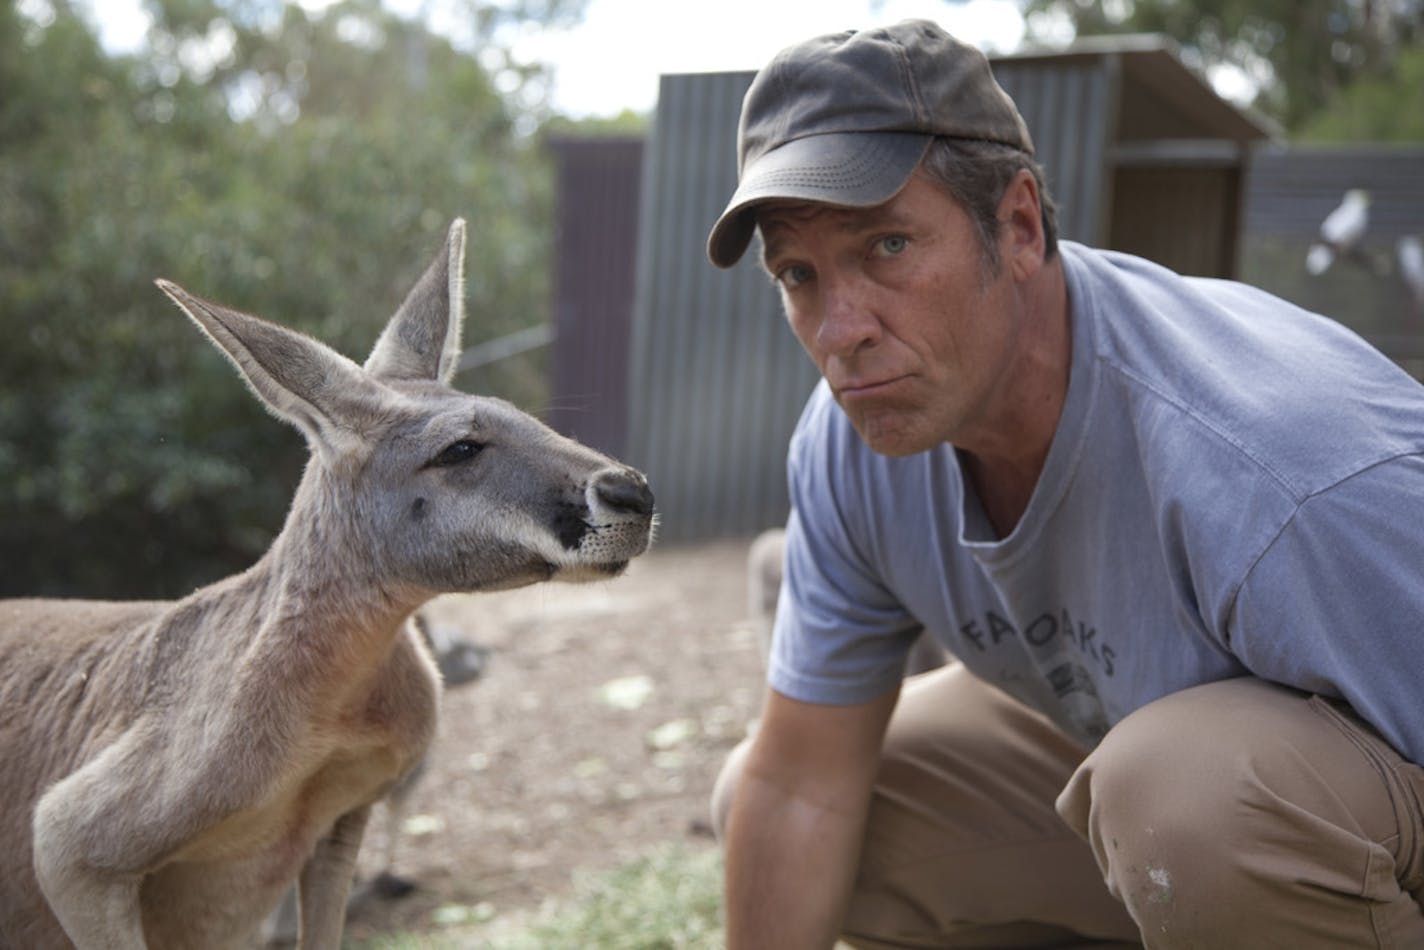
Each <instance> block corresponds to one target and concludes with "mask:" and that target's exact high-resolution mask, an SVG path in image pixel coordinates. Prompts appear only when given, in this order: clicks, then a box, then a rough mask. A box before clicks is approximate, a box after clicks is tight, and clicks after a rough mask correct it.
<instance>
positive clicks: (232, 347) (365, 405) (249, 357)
mask: <svg viewBox="0 0 1424 950" xmlns="http://www.w3.org/2000/svg"><path fill="white" fill-rule="evenodd" d="M155 283H157V284H158V287H159V289H161V290H162V291H163V292H164V293H165V294H167V295H168V296H169V297H171V298H172V299H173V302H174V303H176V304H178V306H179V307H181V308H182V309H183V312H184V313H186V314H187V315H188V316H189V317H190V318H191V319H192V320H193V322H194V323H196V324H197V325H198V327H199V328H200V329H201V330H202V331H203V332H204V333H205V334H206V335H207V336H208V338H209V339H211V340H212V341H213V342H214V343H216V344H217V345H218V348H219V349H221V350H222V351H223V352H224V353H225V354H226V355H227V357H228V359H230V360H232V363H233V365H234V366H236V367H237V370H238V372H239V373H241V374H242V376H243V378H244V379H246V380H247V383H248V385H249V386H250V387H251V388H252V391H253V392H254V393H256V394H257V398H259V399H261V400H262V402H263V403H264V404H265V405H266V406H267V408H268V409H269V410H270V411H271V412H272V413H273V415H275V416H277V417H278V418H279V419H284V420H286V421H287V422H290V423H292V424H293V425H295V426H296V427H297V428H298V429H301V430H302V433H303V434H304V435H305V436H306V437H307V441H308V442H309V443H310V444H311V445H312V448H313V449H314V450H319V451H322V452H326V453H329V454H330V453H339V452H342V451H345V450H347V449H349V448H350V447H351V446H352V443H353V440H361V439H362V436H361V433H362V432H363V431H364V430H365V428H366V427H367V425H368V424H369V423H370V422H371V421H372V420H373V419H374V417H375V412H374V411H373V409H374V405H375V402H376V400H375V398H373V397H375V396H376V395H377V394H376V393H375V390H376V388H377V385H376V383H375V382H374V381H373V380H372V379H370V377H368V376H367V375H366V374H365V373H364V372H363V371H362V370H361V367H359V366H357V365H356V364H355V363H353V362H352V361H351V360H349V359H347V358H346V357H344V356H342V355H341V354H340V353H337V352H336V351H335V350H333V349H331V348H330V347H328V346H327V345H326V344H324V343H320V342H318V341H316V340H313V339H312V338H311V337H308V336H304V335H302V334H300V333H297V332H296V331H295V330H289V329H287V328H286V327H282V326H278V325H277V324H275V323H269V322H268V321H266V320H262V319H260V318H258V317H254V316H250V315H248V314H245V313H241V312H239V311H237V310H232V309H229V308H227V307H223V306H220V305H218V304H215V303H211V302H210V301H207V300H203V299H202V298H201V297H196V296H194V295H193V294H190V293H188V292H187V291H186V290H184V289H183V288H182V287H179V286H178V285H177V284H174V283H171V282H169V281H166V280H159V281H155Z"/></svg>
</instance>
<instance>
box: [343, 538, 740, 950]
mask: <svg viewBox="0 0 1424 950" xmlns="http://www.w3.org/2000/svg"><path fill="white" fill-rule="evenodd" d="M749 543H750V539H747V540H742V541H726V542H717V543H713V544H707V545H699V546H694V547H688V546H683V547H667V548H657V547H655V548H654V549H653V551H652V552H650V553H649V554H647V555H645V556H644V557H642V558H640V559H638V560H637V561H635V562H634V563H633V564H632V565H631V566H630V568H629V570H628V572H627V573H626V574H625V575H624V576H623V577H621V578H618V579H616V580H612V581H608V582H600V583H597V584H592V585H562V584H548V585H542V586H539V587H532V588H525V589H522V590H516V591H508V592H500V593H495V594H484V595H476V596H462V597H448V598H442V599H440V600H437V601H436V602H434V603H433V604H431V605H430V606H429V607H427V608H426V611H427V616H428V617H429V618H430V619H431V620H432V622H434V623H438V624H444V625H448V626H451V627H454V628H457V629H458V630H459V631H460V633H461V634H462V635H463V636H465V637H467V638H468V639H471V640H473V641H475V642H476V643H478V644H480V645H482V646H483V647H486V648H488V649H489V650H490V651H491V653H490V657H489V663H488V666H487V668H486V671H485V673H484V675H483V676H482V677H481V678H480V679H479V680H477V681H475V682H473V683H471V684H469V685H466V686H462V687H459V688H456V689H453V690H450V691H448V692H447V693H446V695H445V698H444V704H443V709H442V723H441V731H440V735H439V736H438V738H437V739H436V740H435V743H434V746H433V748H432V752H431V755H430V757H429V761H428V771H427V772H426V773H425V775H424V776H423V778H422V780H421V783H420V784H419V785H418V786H417V787H416V788H415V790H414V792H413V793H412V794H411V796H410V799H409V804H408V806H407V808H406V812H405V816H404V819H403V820H402V821H401V826H402V831H401V832H400V833H399V834H398V835H397V836H396V839H395V841H396V847H395V852H394V866H395V870H396V871H397V872H398V873H400V874H401V875H403V876H405V877H409V878H411V879H413V880H414V881H415V882H416V884H417V888H416V890H415V891H414V892H413V893H412V894H410V895H408V896H406V897H402V898H399V899H394V900H372V901H368V902H365V903H363V904H362V905H361V906H360V907H359V909H357V910H356V911H355V912H354V913H353V915H352V918H351V920H350V922H349V924H348V935H349V936H351V937H355V938H358V939H359V938H370V937H372V936H374V935H378V934H382V933H394V932H423V931H429V930H434V929H438V927H439V924H440V923H441V922H442V921H445V922H449V921H452V920H456V921H457V920H460V919H461V918H464V919H465V920H466V921H469V920H472V919H479V920H485V919H490V920H504V921H508V920H509V919H510V918H511V917H512V916H513V917H517V916H518V915H519V914H521V912H527V911H530V910H533V909H534V908H537V907H538V906H539V905H540V904H541V903H542V902H543V901H545V900H546V899H548V898H558V897H560V896H564V895H567V894H569V893H570V892H571V886H572V883H573V880H574V876H575V875H576V874H578V873H580V872H583V871H597V870H600V869H606V868H612V867H615V866H617V865H619V864H623V863H625V862H627V861H628V860H630V859H632V858H634V857H636V856H637V855H639V854H642V853H645V852H647V851H648V850H649V849H650V848H653V847H656V846H657V845H660V844H663V843H674V842H685V843H690V844H693V845H694V846H708V847H711V838H710V832H709V829H708V827H707V817H706V816H707V801H708V795H709V793H710V790H711V788H712V783H713V781H714V779H715V778H716V775H717V771H718V769H719V768H720V766H721V763H722V761H723V759H724V758H725V756H726V754H727V752H728V751H729V750H730V749H731V748H732V746H734V745H735V744H736V743H737V742H738V741H739V740H740V739H741V738H742V737H743V736H744V735H745V734H746V729H747V726H748V724H749V723H750V722H751V721H752V720H753V719H754V717H755V716H756V713H757V707H758V705H759V703H760V700H761V659H760V652H759V649H758V646H757V644H758V634H757V626H756V621H755V620H754V619H753V618H751V617H749V612H750V611H749V608H748V606H747V581H746V568H745V564H746V553H747V547H748V544H749ZM386 825H387V819H386V815H385V814H384V813H383V811H382V810H381V809H378V810H377V811H376V813H375V815H374V816H373V819H372V825H371V827H370V829H369V830H368V832H367V837H366V843H365V846H364V847H363V850H362V859H361V866H362V868H363V871H364V873H366V874H367V875H369V874H370V873H371V872H373V871H374V870H378V869H379V867H380V865H381V863H382V861H381V858H382V854H383V851H384V849H385V847H386V844H387V842H388V840H389V833H388V830H387V827H386Z"/></svg>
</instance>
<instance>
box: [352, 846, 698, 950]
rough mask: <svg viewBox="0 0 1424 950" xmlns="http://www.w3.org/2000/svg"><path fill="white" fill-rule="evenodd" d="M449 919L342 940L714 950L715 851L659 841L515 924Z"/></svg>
mask: <svg viewBox="0 0 1424 950" xmlns="http://www.w3.org/2000/svg"><path fill="white" fill-rule="evenodd" d="M472 912H473V909H472ZM474 916H478V914H477V913H476V914H474ZM452 923H456V921H454V920H453V919H452V920H450V921H447V927H448V929H442V930H436V931H435V932H432V933H429V934H392V935H388V936H383V937H378V938H375V939H372V940H363V941H360V942H359V943H353V942H348V943H347V947H348V948H350V950H468V948H480V950H720V948H721V947H722V946H723V945H724V943H725V937H724V933H723V928H722V858H721V853H720V852H719V851H718V850H717V849H716V848H712V847H706V848H691V847H688V846H685V845H678V846H666V847H662V848H659V849H657V850H655V851H653V852H650V853H649V854H647V855H645V856H643V857H641V858H638V859H637V860H635V861H632V862H630V863H628V864H625V865H623V866H622V867H619V868H615V869H614V870H612V871H608V872H604V873H602V874H597V875H588V876H585V877H582V878H580V879H579V880H578V881H577V882H576V884H575V891H574V895H573V897H571V898H569V899H568V900H565V901H559V902H555V903H551V904H548V905H546V906H545V907H543V908H542V909H540V910H539V911H538V912H537V913H535V914H534V915H532V916H530V917H529V918H527V919H524V920H522V921H519V922H517V923H516V922H515V921H512V920H501V921H497V922H494V926H493V927H489V926H484V925H483V924H482V925H480V926H478V927H476V928H474V929H466V928H464V927H462V926H449V924H452ZM470 923H472V924H473V923H475V921H474V920H471V921H470ZM488 923H489V921H485V922H484V924H488Z"/></svg>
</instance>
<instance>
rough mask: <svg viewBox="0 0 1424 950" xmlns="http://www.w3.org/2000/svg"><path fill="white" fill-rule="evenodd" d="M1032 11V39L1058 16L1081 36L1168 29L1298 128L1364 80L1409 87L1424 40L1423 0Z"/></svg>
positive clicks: (1112, 5)
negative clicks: (1404, 54) (1237, 75)
mask: <svg viewBox="0 0 1424 950" xmlns="http://www.w3.org/2000/svg"><path fill="white" fill-rule="evenodd" d="M1026 14H1027V21H1028V26H1029V32H1030V36H1031V37H1033V36H1036V35H1039V34H1041V33H1042V32H1043V30H1044V29H1045V25H1046V24H1051V23H1053V22H1054V20H1055V19H1057V18H1067V20H1068V21H1069V22H1070V23H1071V25H1072V27H1073V29H1074V30H1075V31H1076V33H1077V35H1079V36H1087V35H1095V34H1103V33H1138V32H1147V33H1164V34H1166V35H1168V36H1170V37H1172V38H1173V39H1175V40H1177V41H1178V42H1179V43H1181V44H1182V45H1183V47H1184V49H1185V51H1186V52H1187V54H1188V55H1189V56H1190V57H1192V58H1193V59H1195V60H1197V62H1198V64H1199V65H1201V66H1203V67H1210V66H1213V65H1218V64H1224V65H1229V66H1234V67H1236V68H1238V69H1240V70H1241V71H1242V72H1243V73H1245V74H1246V75H1247V76H1248V77H1249V78H1250V79H1251V80H1253V81H1254V82H1255V83H1256V84H1257V85H1258V86H1259V90H1260V91H1259V94H1258V96H1257V99H1256V101H1255V103H1254V105H1255V106H1256V107H1257V108H1259V109H1261V111H1263V112H1265V113H1266V114H1268V115H1271V116H1273V117H1274V118H1276V119H1278V120H1280V121H1281V122H1282V123H1283V124H1284V125H1285V127H1286V128H1287V129H1290V130H1295V129H1297V128H1299V127H1301V126H1302V125H1304V124H1305V123H1306V122H1307V121H1308V120H1309V119H1310V118H1311V117H1312V116H1314V115H1315V113H1317V112H1318V111H1320V109H1321V108H1322V107H1324V106H1325V105H1326V103H1328V102H1330V101H1331V100H1332V99H1334V98H1335V97H1337V96H1339V95H1340V94H1341V93H1342V92H1343V91H1344V90H1345V89H1346V88H1347V87H1349V86H1350V85H1352V84H1353V83H1355V82H1356V81H1357V80H1366V79H1368V80H1373V81H1376V82H1386V83H1395V84H1401V83H1402V82H1403V79H1402V77H1401V76H1400V75H1399V74H1398V73H1397V72H1396V70H1397V69H1398V67H1399V65H1400V64H1399V56H1400V53H1401V51H1403V50H1408V49H1410V48H1415V47H1417V46H1418V45H1419V44H1420V43H1424V2H1421V0H1108V2H1103V0H1029V3H1028V4H1027V7H1026ZM1401 87H1402V86H1401Z"/></svg>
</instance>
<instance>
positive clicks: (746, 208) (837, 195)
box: [707, 132, 933, 267]
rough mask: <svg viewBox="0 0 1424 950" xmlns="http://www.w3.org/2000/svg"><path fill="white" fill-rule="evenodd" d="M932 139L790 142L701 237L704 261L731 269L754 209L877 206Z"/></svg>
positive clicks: (762, 163) (759, 164)
mask: <svg viewBox="0 0 1424 950" xmlns="http://www.w3.org/2000/svg"><path fill="white" fill-rule="evenodd" d="M931 141H933V136H930V135H924V134H921V133H918V132H832V133H827V134H824V135H808V136H806V137H805V138H800V139H794V140H792V141H790V142H787V143H786V144H785V145H782V146H780V147H779V148H776V149H773V150H772V151H770V152H767V153H766V154H765V155H762V156H759V157H758V158H757V159H756V160H755V161H753V162H752V163H751V164H750V165H749V166H747V168H746V169H744V170H743V172H742V178H741V182H740V183H739V184H738V185H737V190H736V193H735V194H733V195H732V200H731V201H729V202H728V203H727V208H726V210H725V211H723V212H722V216H721V217H719V218H718V219H717V223H716V224H714V225H713V226H712V232H711V234H709V235H708V237H707V256H708V257H709V258H711V260H712V263H714V264H716V265H717V266H718V267H731V266H732V265H733V264H735V263H736V262H737V260H738V259H739V258H741V256H742V255H743V254H744V253H746V250H747V245H749V244H750V243H751V240H752V234H753V232H755V230H756V215H755V214H754V213H753V212H754V210H755V207H756V205H758V204H762V203H765V202H767V201H777V200H783V201H785V200H790V201H814V202H818V203H822V204H830V205H839V206H842V207H848V208H865V207H872V206H874V205H878V204H883V203H885V202H886V201H889V200H890V199H891V198H893V197H895V195H897V194H899V192H900V189H901V188H903V187H905V183H906V182H907V181H909V180H910V173H911V172H913V171H914V170H915V167H916V166H917V165H919V163H920V159H922V158H924V155H925V151H926V149H928V148H929V145H930V142H931Z"/></svg>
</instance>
